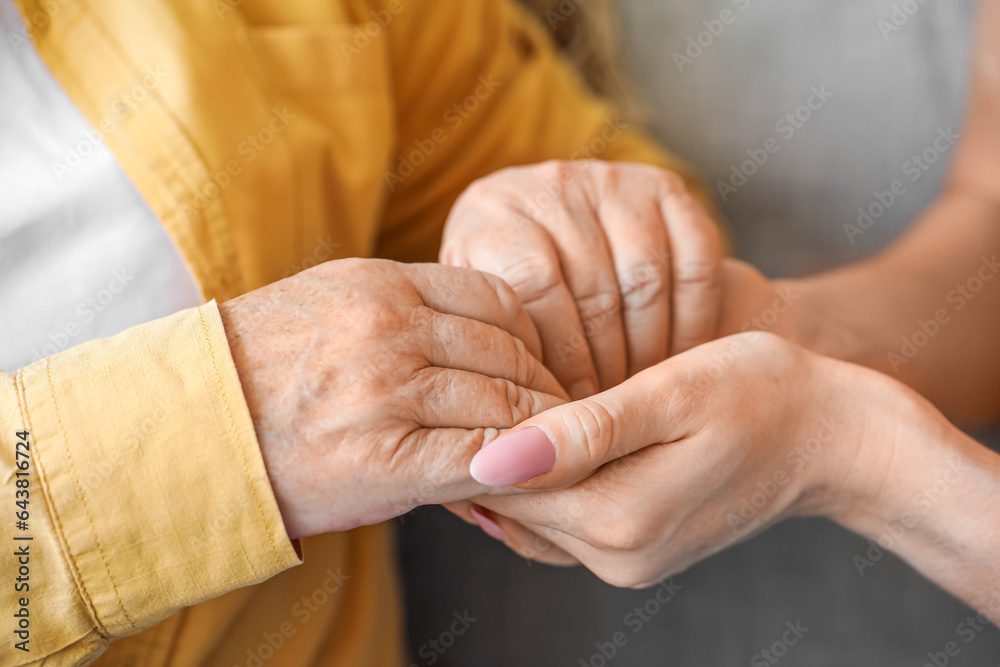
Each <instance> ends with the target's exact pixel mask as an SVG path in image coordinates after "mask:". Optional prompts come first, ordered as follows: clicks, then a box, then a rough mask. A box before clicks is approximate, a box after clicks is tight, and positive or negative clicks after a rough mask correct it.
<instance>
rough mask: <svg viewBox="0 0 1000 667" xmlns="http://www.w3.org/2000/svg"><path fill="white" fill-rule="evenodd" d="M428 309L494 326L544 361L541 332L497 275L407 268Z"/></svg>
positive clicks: (439, 267)
mask: <svg viewBox="0 0 1000 667" xmlns="http://www.w3.org/2000/svg"><path fill="white" fill-rule="evenodd" d="M401 266H402V267H403V270H404V271H405V272H406V275H407V277H408V278H409V280H410V281H411V283H412V284H413V286H414V287H415V288H416V289H417V292H418V294H419V295H420V298H421V299H422V300H423V302H424V305H426V306H427V307H429V308H431V309H433V310H436V311H438V312H440V313H448V314H450V315H457V316H459V317H465V318H469V319H473V320H478V321H480V322H485V323H486V324H492V325H493V326H495V327H499V328H501V329H503V330H504V331H507V332H509V333H510V334H511V335H513V336H514V337H515V338H518V339H519V340H521V341H522V342H523V343H524V344H525V346H527V348H528V350H529V351H530V352H531V354H532V356H534V357H535V358H536V359H542V355H543V351H542V345H541V341H540V339H539V336H538V330H537V329H536V328H535V325H534V323H533V322H532V321H531V317H530V316H529V314H528V312H527V311H526V310H525V309H524V307H523V306H522V305H521V301H520V299H519V298H518V296H517V294H516V293H515V292H514V290H512V289H511V288H510V286H509V285H507V284H506V283H504V282H503V281H502V280H499V279H498V278H497V277H496V276H494V275H489V274H486V273H483V272H482V271H477V270H473V269H465V268H459V267H453V266H443V265H441V264H403V265H401Z"/></svg>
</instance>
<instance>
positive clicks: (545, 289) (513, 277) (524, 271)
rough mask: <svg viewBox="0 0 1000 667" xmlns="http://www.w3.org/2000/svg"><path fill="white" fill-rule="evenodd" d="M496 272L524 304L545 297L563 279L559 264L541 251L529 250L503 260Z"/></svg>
mask: <svg viewBox="0 0 1000 667" xmlns="http://www.w3.org/2000/svg"><path fill="white" fill-rule="evenodd" d="M496 273H497V275H499V276H500V278H502V279H503V281H504V282H506V283H507V285H508V286H509V287H510V288H511V289H512V290H513V291H514V293H515V296H517V297H518V299H519V300H520V301H521V302H522V303H524V304H531V303H534V302H536V301H539V300H541V299H543V298H545V297H546V296H548V295H549V294H550V293H552V292H553V291H554V290H555V289H556V288H557V287H558V286H559V285H561V284H562V280H563V276H562V271H561V270H560V269H559V266H558V265H557V264H556V263H555V262H553V261H551V260H550V259H549V257H547V256H546V255H545V254H543V253H539V252H528V253H525V254H523V255H521V256H520V257H517V258H512V259H511V260H509V261H506V262H502V263H500V264H499V265H498V266H497V271H496Z"/></svg>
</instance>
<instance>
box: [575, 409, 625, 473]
mask: <svg viewBox="0 0 1000 667" xmlns="http://www.w3.org/2000/svg"><path fill="white" fill-rule="evenodd" d="M570 414H572V419H573V421H574V422H575V423H572V424H567V427H568V430H569V432H570V433H577V434H579V436H580V437H582V439H583V443H582V444H583V446H584V448H585V451H586V454H587V456H588V457H589V460H590V461H591V462H593V463H600V462H604V461H605V460H606V459H607V458H608V456H609V454H610V452H611V449H612V446H613V444H614V441H615V419H614V416H613V415H612V414H611V412H610V411H609V410H608V408H607V407H605V406H604V405H602V404H601V403H598V402H597V401H595V400H593V399H584V400H582V401H579V402H577V404H576V409H575V410H573V411H572V412H571V413H570Z"/></svg>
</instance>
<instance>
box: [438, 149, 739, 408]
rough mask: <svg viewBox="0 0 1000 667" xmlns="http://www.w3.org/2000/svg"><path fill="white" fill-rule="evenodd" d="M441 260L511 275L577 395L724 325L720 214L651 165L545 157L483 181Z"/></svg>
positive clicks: (461, 205) (549, 358)
mask: <svg viewBox="0 0 1000 667" xmlns="http://www.w3.org/2000/svg"><path fill="white" fill-rule="evenodd" d="M441 261H442V262H443V263H445V264H452V265H456V266H465V267H470V268H475V269H479V270H481V271H486V272H489V273H492V274H494V275H497V276H499V277H500V278H502V279H503V280H504V281H505V282H507V283H508V284H509V285H510V286H511V287H512V288H513V289H514V291H515V292H516V293H517V295H518V297H520V299H521V301H522V302H523V303H524V307H525V310H527V312H528V314H529V315H530V316H531V318H532V320H533V321H534V322H535V324H536V326H537V327H538V331H539V334H540V336H541V340H542V348H543V353H544V354H543V361H544V362H545V365H546V366H547V367H548V368H549V369H550V370H552V372H553V374H554V375H555V377H556V379H558V380H559V381H560V382H561V383H562V385H563V386H564V387H566V388H567V391H568V392H569V394H570V396H572V397H573V398H574V399H576V398H583V397H585V396H590V395H592V394H594V393H595V392H597V391H598V390H601V389H609V388H611V387H613V386H615V385H617V384H619V383H621V382H622V381H624V380H625V379H626V378H627V377H631V376H632V375H634V374H636V373H638V372H639V371H641V370H643V369H644V368H648V367H649V366H652V365H654V364H656V363H658V362H660V361H662V360H663V359H665V358H667V356H668V355H670V354H676V353H678V352H681V351H683V350H686V349H689V348H691V347H693V346H694V345H697V344H699V343H703V342H705V341H707V340H711V339H712V338H714V337H715V336H716V329H717V326H718V318H719V308H720V302H721V286H720V282H719V281H720V264H721V261H722V253H721V246H720V241H719V234H718V231H717V228H716V224H715V222H714V221H713V220H712V219H711V217H710V216H709V215H708V213H707V212H706V211H705V210H704V209H703V208H702V207H701V206H700V205H699V204H698V203H697V202H696V201H695V200H694V198H693V197H692V196H691V194H690V193H689V192H688V190H687V188H686V186H685V184H684V181H683V180H682V179H681V178H680V176H678V175H677V174H674V173H671V172H667V171H664V170H662V169H658V168H656V167H651V166H648V165H639V164H626V163H614V162H597V161H575V162H546V163H543V164H539V165H531V166H527V167H515V168H510V169H504V170H502V171H499V172H496V173H494V174H492V175H490V176H487V177H486V178H483V179H481V180H479V181H476V182H475V183H473V184H472V185H471V186H470V187H469V188H468V189H467V190H466V191H465V192H464V193H463V194H462V196H461V197H460V198H459V200H458V201H457V202H456V204H455V206H454V208H453V209H452V211H451V214H450V215H449V217H448V222H447V224H446V226H445V231H444V238H443V241H442V247H441Z"/></svg>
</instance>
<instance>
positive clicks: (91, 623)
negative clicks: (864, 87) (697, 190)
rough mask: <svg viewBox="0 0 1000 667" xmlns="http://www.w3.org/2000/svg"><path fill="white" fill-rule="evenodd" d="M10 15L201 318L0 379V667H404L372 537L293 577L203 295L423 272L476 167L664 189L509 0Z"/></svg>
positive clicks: (49, 6)
mask: <svg viewBox="0 0 1000 667" xmlns="http://www.w3.org/2000/svg"><path fill="white" fill-rule="evenodd" d="M16 2H17V4H19V6H20V9H21V11H22V15H23V16H24V18H25V20H26V22H27V24H28V25H29V28H30V30H29V33H28V38H30V39H31V40H32V41H33V43H34V45H35V47H36V48H37V49H38V51H39V53H40V54H41V56H42V58H43V60H44V61H45V62H46V64H47V65H48V67H49V68H50V70H51V71H52V73H53V75H54V76H55V77H56V78H57V79H58V81H59V82H60V84H61V85H62V86H63V88H64V89H65V90H66V92H67V94H69V96H70V97H71V98H72V99H73V101H74V103H75V104H76V105H77V107H78V108H79V109H80V110H81V112H82V113H83V114H84V115H85V117H86V118H87V119H88V121H89V122H90V124H91V126H92V127H93V128H95V129H96V130H97V131H98V132H99V133H100V136H101V139H102V140H103V141H104V142H105V143H106V144H107V145H108V146H109V147H110V148H111V150H112V151H113V153H114V154H115V156H116V158H117V159H118V161H119V162H120V164H121V165H122V167H123V168H124V169H125V171H126V172H127V174H128V175H129V178H130V179H131V180H132V182H133V183H134V184H135V186H136V188H137V189H138V190H139V192H140V193H141V194H142V196H143V197H144V199H145V200H146V201H147V202H148V204H149V205H150V206H151V208H152V209H153V211H154V212H155V213H156V215H157V217H158V218H159V220H160V221H161V222H162V224H163V225H164V227H165V228H166V230H167V231H168V233H169V234H170V236H171V238H172V240H173V242H174V243H175V244H176V245H177V247H178V248H179V249H180V251H181V253H182V254H183V256H184V258H185V261H186V263H187V265H188V266H189V268H190V269H191V272H192V274H193V275H194V277H195V279H196V280H197V281H198V283H199V285H200V287H201V290H202V293H203V295H204V297H205V299H206V301H207V303H206V305H204V306H202V307H200V308H196V309H192V310H188V311H184V312H180V313H177V314H176V315H174V316H171V317H167V318H164V319H162V320H158V321H156V322H151V323H148V324H145V325H142V326H139V327H135V328H133V329H130V330H128V331H126V332H124V333H122V334H120V335H118V336H115V337H113V338H110V339H107V340H103V341H93V342H90V343H87V344H84V345H81V346H79V347H76V348H73V349H70V350H67V351H65V352H62V353H60V354H58V355H56V356H54V357H51V358H49V359H45V360H42V361H39V362H37V363H35V364H33V365H31V366H29V367H27V368H24V369H22V370H20V371H19V372H17V373H15V374H13V375H11V374H3V375H2V377H0V416H2V431H0V443H2V452H3V453H2V458H3V461H4V465H5V466H6V472H5V475H4V487H5V494H6V495H5V498H9V500H6V502H9V503H13V502H14V500H15V491H16V481H17V479H21V478H18V477H16V475H15V473H16V471H17V470H16V467H15V466H16V464H17V462H18V460H23V457H22V458H20V459H19V458H17V455H16V445H17V442H18V437H17V435H16V432H18V431H23V430H27V431H28V432H29V436H28V438H29V442H30V446H31V450H30V451H31V460H30V465H31V467H30V474H29V477H28V479H29V482H30V488H29V490H30V505H29V509H30V519H29V528H28V530H26V531H20V530H18V529H17V528H15V526H14V524H13V522H12V521H11V522H4V530H5V531H6V532H7V535H5V537H6V539H7V543H8V544H15V545H19V544H22V543H26V544H30V586H31V588H30V592H29V593H21V592H17V591H15V590H14V588H13V586H6V585H5V586H4V587H3V593H2V594H0V605H2V608H3V609H5V610H14V609H17V608H18V606H17V605H18V599H19V598H20V597H22V596H24V595H28V596H30V602H29V605H28V608H29V610H30V642H29V646H30V651H29V652H27V653H26V652H22V651H19V650H16V649H14V648H13V642H11V641H9V639H10V637H11V635H10V633H9V632H8V630H11V629H14V625H15V621H12V620H11V618H10V617H9V616H8V621H7V626H8V627H7V628H6V629H5V635H6V636H7V637H8V641H5V642H4V644H3V647H2V648H0V663H2V664H4V665H23V664H36V663H43V664H45V665H75V664H90V663H91V662H94V664H97V665H129V666H131V667H149V666H157V667H160V666H163V667H166V666H184V667H188V666H191V665H202V666H206V667H215V666H219V667H231V666H233V665H241V666H245V667H251V666H253V665H258V666H261V665H281V666H282V667H300V666H301V667H305V666H307V665H363V666H365V667H382V666H390V665H392V666H393V667H398V666H399V665H402V664H404V662H403V661H404V655H403V650H402V639H401V613H400V607H399V600H398V593H399V591H398V582H397V579H396V576H397V575H396V572H395V566H394V562H393V555H392V554H393V549H392V536H391V531H390V528H389V527H388V526H385V525H383V526H373V527H368V528H363V529H359V530H355V531H351V532H347V533H340V534H332V535H326V536H322V537H317V538H311V539H306V540H304V541H303V544H302V550H303V553H304V563H302V564H299V563H300V560H299V557H298V555H297V554H296V551H295V548H294V547H293V545H292V543H291V542H290V541H289V539H288V537H287V535H286V534H285V532H284V527H283V524H282V522H281V517H280V514H279V513H278V509H277V506H276V503H275V500H274V497H273V494H272V492H271V489H270V485H269V484H268V481H267V476H266V471H265V468H264V465H263V461H262V458H261V456H260V451H259V447H258V445H257V442H256V438H255V434H254V429H253V424H252V422H251V419H250V416H249V413H248V410H247V408H246V404H245V402H244V399H243V396H242V390H241V387H240V384H239V378H238V376H237V373H236V370H235V367H234V365H233V361H232V358H231V356H230V353H229V349H228V346H227V342H226V337H225V332H224V330H223V328H222V323H221V320H220V317H219V314H218V309H217V307H216V305H215V303H216V301H224V300H225V299H228V298H232V297H234V296H237V295H239V294H241V293H243V292H246V291H248V290H252V289H254V288H257V287H260V286H262V285H265V284H268V283H270V282H273V281H276V280H280V279H281V278H283V277H286V276H288V275H290V274H292V273H294V272H296V271H299V270H302V269H304V268H308V267H309V266H311V265H313V264H315V263H317V262H319V261H324V260H328V259H336V258H340V257H349V256H380V257H388V258H393V259H398V260H403V261H433V260H434V259H435V257H436V253H437V247H438V244H439V241H440V236H441V230H442V226H443V223H444V220H445V217H446V215H447V212H448V209H449V208H450V206H451V204H452V203H453V201H454V200H455V198H456V197H457V196H458V194H459V193H460V192H461V191H462V190H463V189H464V188H465V187H466V186H467V185H468V184H469V183H470V182H471V181H473V180H474V179H476V178H479V177H481V176H484V175H486V174H488V173H490V172H492V171H495V170H497V169H500V168H502V167H506V166H511V165H516V164H528V163H534V162H540V161H544V160H547V159H555V158H562V159H569V158H579V157H592V158H600V159H606V160H629V161H642V162H650V163H654V164H659V165H662V166H665V167H668V168H673V169H675V170H678V171H681V172H682V173H683V174H685V175H687V176H689V177H690V175H689V172H688V171H687V170H686V169H685V168H684V166H683V165H681V164H680V163H679V162H678V161H676V160H674V159H672V158H670V157H668V156H666V155H665V154H663V153H662V152H660V151H659V150H658V149H657V148H655V147H654V145H653V144H652V143H651V142H650V141H648V140H647V139H646V138H644V137H643V136H642V135H641V134H639V133H638V132H636V131H634V130H633V129H632V128H626V127H625V123H624V122H623V121H621V120H620V119H617V118H616V114H615V112H614V110H613V109H611V108H610V107H609V106H608V105H606V104H605V103H603V102H601V101H600V100H598V99H595V98H594V97H593V96H592V95H590V94H589V93H588V92H587V91H586V89H585V87H584V85H583V84H582V83H581V81H580V80H579V79H578V78H577V76H576V75H575V74H574V73H573V72H572V71H571V69H570V68H569V67H568V66H567V64H566V63H564V62H563V61H562V60H561V59H560V58H559V57H557V56H556V54H555V53H554V51H553V48H552V46H551V44H550V40H549V35H548V34H547V31H546V29H545V28H544V27H543V26H541V25H539V24H538V23H537V22H535V21H534V20H533V19H532V18H531V17H530V16H529V15H528V14H527V13H526V12H525V11H524V10H523V9H522V8H521V7H520V6H519V5H517V4H516V3H514V2H512V1H511V0H325V1H322V2H320V1H318V0H243V1H241V0H142V2H134V3H132V2H121V1H120V0H16ZM456 105H457V106H456ZM690 181H691V183H692V184H693V185H694V184H696V181H695V180H694V179H693V178H690ZM15 536H22V537H24V536H30V537H32V540H31V541H30V542H14V541H12V538H13V537H15ZM2 551H3V556H2V564H3V571H4V572H8V573H12V572H17V571H18V567H19V563H18V561H17V557H16V556H15V555H14V549H13V548H9V549H8V548H5V549H3V550H2ZM296 565H297V567H294V566H296Z"/></svg>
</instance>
